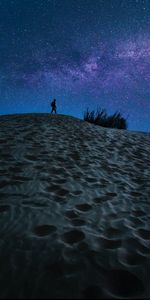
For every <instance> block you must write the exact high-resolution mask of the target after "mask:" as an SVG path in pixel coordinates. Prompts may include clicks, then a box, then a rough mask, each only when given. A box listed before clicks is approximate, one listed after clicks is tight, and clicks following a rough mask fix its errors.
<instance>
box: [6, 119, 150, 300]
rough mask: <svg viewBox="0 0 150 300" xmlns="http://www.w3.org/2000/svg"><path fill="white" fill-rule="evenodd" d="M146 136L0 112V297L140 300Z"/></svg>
mask: <svg viewBox="0 0 150 300" xmlns="http://www.w3.org/2000/svg"><path fill="white" fill-rule="evenodd" d="M149 156H150V134H149V133H142V132H129V131H126V130H117V129H110V128H102V127H98V126H95V125H92V124H89V123H86V122H84V121H82V120H79V119H76V118H74V117H70V116H64V115H56V116H55V115H54V116H51V115H48V114H24V115H12V116H1V117H0V177H1V181H0V266H1V272H0V298H15V297H16V298H17V299H21V298H25V297H27V298H52V297H54V298H89V297H92V298H140V297H144V298H149V297H150V288H149V274H150V180H149V177H150V159H149Z"/></svg>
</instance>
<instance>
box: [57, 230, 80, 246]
mask: <svg viewBox="0 0 150 300" xmlns="http://www.w3.org/2000/svg"><path fill="white" fill-rule="evenodd" d="M84 238H85V234H84V233H83V232H82V231H80V230H71V231H68V232H65V233H64V234H63V236H62V239H63V240H64V242H66V243H67V244H70V245H72V244H75V243H78V242H80V241H82V240H83V239H84Z"/></svg>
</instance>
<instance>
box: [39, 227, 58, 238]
mask: <svg viewBox="0 0 150 300" xmlns="http://www.w3.org/2000/svg"><path fill="white" fill-rule="evenodd" d="M56 230H57V228H56V226H54V225H47V224H46V225H39V226H36V227H35V228H34V230H33V232H34V234H35V235H37V236H40V237H43V236H46V235H49V234H51V233H54V232H55V231H56Z"/></svg>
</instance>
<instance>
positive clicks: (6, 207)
mask: <svg viewBox="0 0 150 300" xmlns="http://www.w3.org/2000/svg"><path fill="white" fill-rule="evenodd" d="M9 208H10V207H9V205H0V213H3V212H5V211H8V210H9Z"/></svg>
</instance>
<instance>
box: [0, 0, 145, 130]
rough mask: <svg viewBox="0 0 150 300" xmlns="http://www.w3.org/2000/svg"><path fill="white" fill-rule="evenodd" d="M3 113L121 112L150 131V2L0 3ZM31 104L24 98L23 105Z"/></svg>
mask: <svg viewBox="0 0 150 300" xmlns="http://www.w3.org/2000/svg"><path fill="white" fill-rule="evenodd" d="M0 9H1V21H0V26H1V32H2V43H1V45H0V60H1V70H0V88H1V95H0V101H1V108H0V113H1V114H6V113H14V112H25V111H37V112H38V111H48V110H49V106H48V105H49V100H50V99H52V98H53V97H56V98H57V99H58V105H59V112H60V113H66V114H72V115H75V116H77V117H82V112H83V110H85V109H86V108H87V107H91V109H96V108H97V106H100V107H102V108H105V109H106V110H107V111H108V113H109V112H110V113H112V112H114V111H115V110H122V112H123V113H125V116H127V115H130V120H129V121H130V122H129V129H131V130H141V131H149V128H150V34H149V25H150V20H149V13H150V2H149V1H147V0H136V1H124V0H116V1H112V0H109V1H108V0H105V1H103V0H94V1H89V0H77V1H75V0H71V1H66V0H64V1H61V0H45V1H41V0H39V1H37V0H33V1H29V0H22V1H19V0H9V1H8V0H0ZM27 98H28V99H27Z"/></svg>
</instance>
